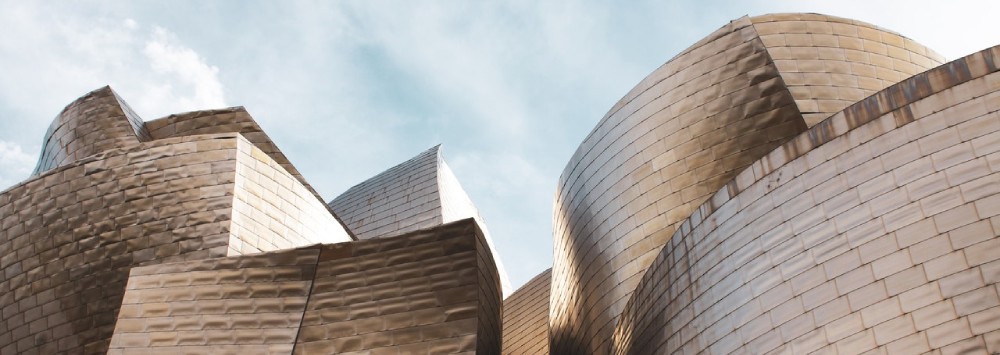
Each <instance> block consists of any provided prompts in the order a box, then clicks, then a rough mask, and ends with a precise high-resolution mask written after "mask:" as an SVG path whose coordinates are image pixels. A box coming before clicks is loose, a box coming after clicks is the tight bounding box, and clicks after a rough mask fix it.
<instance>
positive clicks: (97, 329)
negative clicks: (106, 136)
mask: <svg viewBox="0 0 1000 355" xmlns="http://www.w3.org/2000/svg"><path fill="white" fill-rule="evenodd" d="M217 138H220V137H212V136H196V137H186V138H178V139H169V140H161V141H154V142H151V143H145V144H141V145H140V144H133V145H132V147H130V148H128V149H113V150H107V151H105V152H103V153H100V154H98V155H92V156H90V157H89V158H86V159H84V160H81V161H78V162H75V163H72V164H69V165H64V166H62V167H59V168H56V169H53V170H50V171H48V172H46V173H44V174H42V175H40V176H37V177H35V178H33V179H31V180H28V181H26V182H24V183H21V184H19V185H16V186H14V187H12V188H10V189H9V190H7V191H5V192H3V193H2V194H0V221H2V222H0V270H2V271H3V273H2V275H0V307H2V321H0V352H2V353H21V354H29V353H43V354H49V353H56V352H69V353H84V352H86V353H103V352H104V351H105V350H106V349H107V344H108V340H109V338H110V336H111V331H112V329H113V327H114V318H115V316H116V314H117V311H118V307H119V305H120V303H121V297H122V293H123V292H124V289H125V281H126V277H127V275H128V270H129V268H130V267H131V266H133V265H141V264H146V263H152V262H159V261H170V260H187V259H201V258H209V257H218V256H225V255H226V249H227V247H226V244H227V241H228V239H229V214H230V206H231V204H232V200H233V196H232V193H233V188H234V181H235V178H236V164H235V159H234V158H235V154H236V148H237V140H236V139H235V137H233V136H230V137H228V139H217Z"/></svg>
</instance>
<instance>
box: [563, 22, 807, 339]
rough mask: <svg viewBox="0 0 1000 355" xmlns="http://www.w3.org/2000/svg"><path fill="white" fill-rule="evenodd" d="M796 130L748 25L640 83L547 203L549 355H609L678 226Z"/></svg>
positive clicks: (788, 101)
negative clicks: (635, 296)
mask: <svg viewBox="0 0 1000 355" xmlns="http://www.w3.org/2000/svg"><path fill="white" fill-rule="evenodd" d="M805 129H806V125H805V122H804V121H803V120H802V117H801V115H799V112H798V109H797V108H796V106H795V102H794V100H793V98H792V96H791V94H790V93H789V91H788V90H787V88H786V87H785V85H784V83H783V82H782V79H781V77H780V76H779V73H778V70H777V68H776V67H775V66H774V64H773V63H772V61H771V59H770V57H769V56H768V53H767V51H766V50H765V47H764V45H763V43H762V42H761V41H760V39H759V37H758V36H757V33H756V32H755V31H754V27H753V26H752V25H751V23H750V21H749V19H748V18H746V17H744V18H741V19H738V20H736V21H733V22H731V23H730V24H728V25H726V26H725V27H723V28H721V29H719V30H718V31H716V32H714V33H712V34H711V35H709V36H708V37H707V38H706V39H705V40H703V41H701V42H699V43H698V44H695V45H694V46H693V47H691V48H689V49H687V50H685V51H684V52H683V53H681V54H679V55H678V56H677V57H675V58H674V59H671V60H670V61H669V62H667V63H666V64H664V65H663V66H662V67H660V68H659V69H657V70H656V71H654V72H653V73H652V74H651V75H650V76H648V77H647V78H646V79H644V80H643V82H641V83H639V85H638V86H637V87H636V88H635V89H633V90H632V91H631V92H630V93H629V94H628V95H626V96H625V97H624V98H623V99H622V100H621V101H619V103H618V104H617V105H616V106H615V107H614V108H612V110H611V111H610V112H609V113H608V114H607V116H605V118H604V119H603V120H601V122H600V123H598V125H597V127H596V128H595V129H594V130H593V131H592V132H591V133H590V135H589V136H588V137H587V138H586V139H585V140H584V142H583V143H582V144H581V145H580V147H579V148H578V150H577V152H576V153H575V154H574V156H573V158H572V160H571V161H570V162H569V164H568V165H567V167H566V169H565V170H564V172H563V175H562V177H561V181H560V184H559V190H558V191H557V194H556V200H555V212H554V213H555V216H554V221H553V225H554V234H555V245H554V249H555V257H554V259H555V261H554V265H553V268H552V294H551V301H552V302H551V310H550V325H551V334H552V352H554V353H592V354H601V353H607V352H608V351H609V350H610V348H611V347H610V340H611V335H612V332H613V329H614V326H615V320H616V318H617V316H618V315H619V314H620V313H621V311H622V309H623V308H624V305H625V303H626V302H627V301H628V297H629V295H630V294H631V292H632V290H633V289H634V288H635V286H636V285H637V283H638V281H639V276H640V275H641V273H642V272H643V271H644V270H645V269H646V268H647V267H648V266H649V264H650V263H651V262H652V260H653V258H655V256H656V254H657V253H658V252H659V250H660V248H661V247H662V246H663V245H664V243H665V242H666V241H667V240H668V238H669V237H670V235H671V234H673V232H674V229H675V225H676V224H677V223H679V222H680V221H682V220H683V219H684V218H686V217H687V216H688V215H689V214H690V213H691V211H692V210H693V209H695V208H697V206H698V205H700V204H701V203H702V202H704V201H705V199H706V198H708V197H709V196H710V195H711V194H712V193H714V192H715V190H717V189H718V188H719V187H721V186H723V185H724V184H725V183H726V182H727V181H729V180H730V179H731V178H732V177H733V176H735V174H736V173H737V172H738V171H740V170H741V169H743V168H744V167H746V166H747V165H748V164H750V163H752V162H753V161H754V160H755V159H757V158H759V157H761V156H763V155H764V154H766V153H767V152H769V151H771V150H772V149H774V148H775V147H777V146H778V145H779V144H781V143H782V142H784V141H785V140H786V139H788V138H789V137H792V136H794V135H796V134H798V133H800V132H802V131H804V130H805Z"/></svg>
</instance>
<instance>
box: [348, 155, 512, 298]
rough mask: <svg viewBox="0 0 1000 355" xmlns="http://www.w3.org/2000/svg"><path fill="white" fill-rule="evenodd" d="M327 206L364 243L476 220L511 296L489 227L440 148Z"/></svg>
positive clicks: (360, 185) (350, 191) (401, 165)
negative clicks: (364, 240)
mask: <svg viewBox="0 0 1000 355" xmlns="http://www.w3.org/2000/svg"><path fill="white" fill-rule="evenodd" d="M329 206H330V208H331V209H332V210H333V211H336V214H337V215H338V216H340V217H341V218H343V220H344V221H345V223H346V224H345V225H347V226H348V227H349V228H351V230H352V231H353V232H354V233H355V234H356V235H357V236H358V238H360V239H369V238H384V237H391V236H395V235H399V234H402V233H407V232H411V231H414V230H419V229H424V228H430V227H433V226H437V225H440V224H442V223H449V222H453V221H458V220H461V219H465V218H470V217H471V218H474V219H475V220H476V222H478V223H479V228H480V229H481V230H482V231H483V234H484V235H485V237H486V242H487V243H488V244H489V246H490V250H491V251H492V252H493V253H494V254H493V255H494V257H493V258H494V260H495V261H496V264H497V270H498V271H499V273H500V281H501V285H502V286H503V291H504V295H507V294H510V292H512V291H513V289H512V286H511V284H510V279H509V278H508V277H507V271H506V270H505V269H504V267H503V263H502V262H501V261H500V256H499V252H498V251H497V249H496V248H495V247H494V244H493V238H492V237H491V236H490V232H489V229H488V228H487V227H486V221H485V220H484V219H483V217H482V216H481V215H480V214H479V210H478V209H477V208H476V206H475V205H474V204H473V203H472V200H471V199H470V198H469V195H467V194H466V193H465V190H464V189H462V186H461V184H459V182H458V179H457V178H456V177H455V174H454V173H452V171H451V169H450V168H449V167H448V164H447V163H445V161H444V159H443V158H442V157H441V146H440V145H437V146H434V147H433V148H431V149H428V150H426V151H424V152H422V153H420V154H418V155H417V156H415V157H413V158H411V159H409V160H407V161H405V162H403V163H400V164H398V165H396V166H394V167H392V168H389V169H388V170H386V171H384V172H382V173H380V174H378V175H376V176H374V177H372V178H370V179H368V180H365V181H364V182H362V183H360V184H357V185H355V186H353V187H351V188H350V189H347V191H345V192H344V193H342V194H340V196H337V198H335V199H333V201H330V203H329Z"/></svg>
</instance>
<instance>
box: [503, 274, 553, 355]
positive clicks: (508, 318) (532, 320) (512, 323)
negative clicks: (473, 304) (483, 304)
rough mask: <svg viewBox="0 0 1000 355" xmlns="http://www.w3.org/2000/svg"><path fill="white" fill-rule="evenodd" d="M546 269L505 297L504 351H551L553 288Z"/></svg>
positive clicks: (513, 352) (540, 352) (514, 354)
mask: <svg viewBox="0 0 1000 355" xmlns="http://www.w3.org/2000/svg"><path fill="white" fill-rule="evenodd" d="M551 276H552V269H549V270H545V271H543V272H542V273H541V274H538V276H535V277H534V278H532V279H531V281H528V282H527V283H525V284H524V286H521V288H519V289H517V291H514V293H512V294H511V295H510V296H508V297H507V298H506V299H504V300H503V353H504V354H511V355H520V354H540V355H546V354H548V353H549V287H550V286H551Z"/></svg>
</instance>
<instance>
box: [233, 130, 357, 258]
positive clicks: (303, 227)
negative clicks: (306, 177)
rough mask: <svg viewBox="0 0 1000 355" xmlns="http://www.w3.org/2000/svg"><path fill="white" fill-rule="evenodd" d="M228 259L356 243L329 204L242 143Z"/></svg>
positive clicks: (276, 163)
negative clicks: (318, 244) (320, 244)
mask: <svg viewBox="0 0 1000 355" xmlns="http://www.w3.org/2000/svg"><path fill="white" fill-rule="evenodd" d="M239 148H240V149H238V150H237V154H236V163H237V164H236V181H235V199H234V201H233V207H232V209H233V212H232V214H231V215H232V225H231V236H230V239H229V250H228V254H229V255H239V254H248V253H258V252H262V251H273V250H279V249H288V248H294V247H298V246H303V245H310V244H316V243H338V242H346V241H350V240H353V238H351V236H350V235H349V234H348V232H347V231H346V230H345V229H344V228H343V226H342V225H341V224H340V222H339V221H338V220H337V219H336V218H334V217H335V216H334V215H333V214H332V212H331V211H330V210H329V208H328V207H327V206H326V204H325V203H323V201H322V200H320V199H319V198H318V197H316V196H315V195H313V194H312V192H311V191H310V190H309V189H308V187H306V186H304V185H302V184H301V183H299V181H298V180H297V179H296V178H295V177H294V176H293V175H291V174H289V173H288V172H287V171H285V169H284V168H283V166H282V165H281V164H279V163H278V162H276V161H274V160H273V159H271V157H270V156H269V155H267V154H266V153H264V151H262V150H261V149H260V148H258V147H257V146H256V145H253V144H251V143H250V142H249V141H247V140H245V139H240V140H239Z"/></svg>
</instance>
